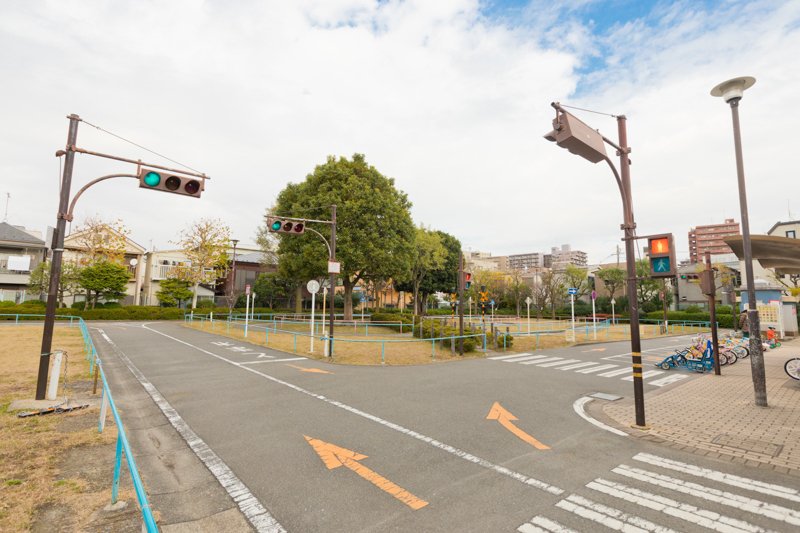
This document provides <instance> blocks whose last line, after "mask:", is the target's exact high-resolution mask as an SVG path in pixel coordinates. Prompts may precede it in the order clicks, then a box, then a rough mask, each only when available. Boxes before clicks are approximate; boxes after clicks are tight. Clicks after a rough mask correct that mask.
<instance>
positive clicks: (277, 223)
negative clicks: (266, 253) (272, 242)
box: [272, 220, 283, 231]
mask: <svg viewBox="0 0 800 533" xmlns="http://www.w3.org/2000/svg"><path fill="white" fill-rule="evenodd" d="M282 227H283V222H281V221H280V220H273V221H272V231H280V229H281V228H282Z"/></svg>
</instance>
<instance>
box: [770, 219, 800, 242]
mask: <svg viewBox="0 0 800 533" xmlns="http://www.w3.org/2000/svg"><path fill="white" fill-rule="evenodd" d="M767 235H772V236H773V237H788V238H789V239H798V238H800V220H793V221H790V222H776V223H775V225H774V226H772V227H771V228H770V230H769V231H768V232H767Z"/></svg>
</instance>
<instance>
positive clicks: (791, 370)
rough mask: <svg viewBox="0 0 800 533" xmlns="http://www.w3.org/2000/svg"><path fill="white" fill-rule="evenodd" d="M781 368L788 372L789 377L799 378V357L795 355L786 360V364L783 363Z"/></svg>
mask: <svg viewBox="0 0 800 533" xmlns="http://www.w3.org/2000/svg"><path fill="white" fill-rule="evenodd" d="M783 369H784V370H785V371H786V373H787V374H789V377H790V378H792V379H797V380H800V357H795V358H794V359H789V360H788V361H786V364H784V365H783Z"/></svg>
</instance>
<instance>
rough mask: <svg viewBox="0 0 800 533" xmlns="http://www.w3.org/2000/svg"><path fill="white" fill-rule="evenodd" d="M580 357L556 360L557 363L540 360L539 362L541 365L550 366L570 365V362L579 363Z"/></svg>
mask: <svg viewBox="0 0 800 533" xmlns="http://www.w3.org/2000/svg"><path fill="white" fill-rule="evenodd" d="M578 361H580V359H562V360H561V361H556V362H555V363H544V364H542V362H543V361H539V363H537V364H538V365H539V366H544V367H550V366H561V365H568V364H570V363H577V362H578Z"/></svg>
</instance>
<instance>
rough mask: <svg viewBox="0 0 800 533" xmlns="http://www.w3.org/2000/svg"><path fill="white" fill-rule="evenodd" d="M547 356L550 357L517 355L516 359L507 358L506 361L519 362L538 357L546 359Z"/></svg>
mask: <svg viewBox="0 0 800 533" xmlns="http://www.w3.org/2000/svg"><path fill="white" fill-rule="evenodd" d="M545 357H549V356H547V355H526V356H524V357H516V358H514V359H505V360H504V361H503V362H504V363H519V362H521V361H531V360H536V359H544V358H545Z"/></svg>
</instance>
